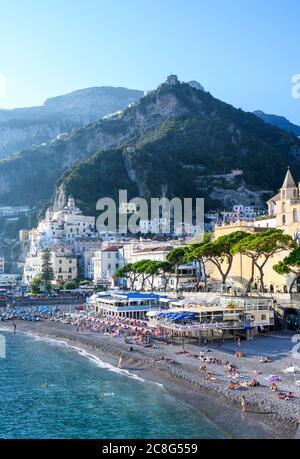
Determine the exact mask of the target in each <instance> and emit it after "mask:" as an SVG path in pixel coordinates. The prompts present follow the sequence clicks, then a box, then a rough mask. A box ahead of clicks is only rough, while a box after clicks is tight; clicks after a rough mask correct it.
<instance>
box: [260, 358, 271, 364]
mask: <svg viewBox="0 0 300 459" xmlns="http://www.w3.org/2000/svg"><path fill="white" fill-rule="evenodd" d="M268 362H270V359H269V357H261V358H260V359H259V363H268Z"/></svg>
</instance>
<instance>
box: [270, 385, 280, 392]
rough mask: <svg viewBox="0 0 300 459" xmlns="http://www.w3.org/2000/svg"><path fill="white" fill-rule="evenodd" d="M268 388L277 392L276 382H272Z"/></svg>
mask: <svg viewBox="0 0 300 459" xmlns="http://www.w3.org/2000/svg"><path fill="white" fill-rule="evenodd" d="M270 389H271V390H273V391H275V392H277V391H278V386H277V384H275V383H272V384H271V386H270Z"/></svg>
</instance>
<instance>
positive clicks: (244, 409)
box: [241, 395, 247, 413]
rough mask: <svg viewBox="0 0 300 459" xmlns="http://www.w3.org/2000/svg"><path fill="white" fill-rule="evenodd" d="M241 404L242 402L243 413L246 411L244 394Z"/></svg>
mask: <svg viewBox="0 0 300 459" xmlns="http://www.w3.org/2000/svg"><path fill="white" fill-rule="evenodd" d="M241 404H242V411H243V413H246V410H247V403H246V399H245V397H244V395H242V400H241Z"/></svg>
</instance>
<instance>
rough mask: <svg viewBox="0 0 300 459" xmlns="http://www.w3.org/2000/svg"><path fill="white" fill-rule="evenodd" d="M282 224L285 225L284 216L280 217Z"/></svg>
mask: <svg viewBox="0 0 300 459" xmlns="http://www.w3.org/2000/svg"><path fill="white" fill-rule="evenodd" d="M282 224H283V225H285V224H286V218H285V215H283V216H282Z"/></svg>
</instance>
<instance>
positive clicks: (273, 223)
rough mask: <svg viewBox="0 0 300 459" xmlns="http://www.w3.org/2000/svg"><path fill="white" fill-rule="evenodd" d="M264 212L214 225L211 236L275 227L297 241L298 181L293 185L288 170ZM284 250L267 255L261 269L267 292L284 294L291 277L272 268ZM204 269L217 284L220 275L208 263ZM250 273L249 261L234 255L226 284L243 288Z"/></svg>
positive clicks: (256, 281) (299, 223) (298, 287)
mask: <svg viewBox="0 0 300 459" xmlns="http://www.w3.org/2000/svg"><path fill="white" fill-rule="evenodd" d="M267 204H268V215H267V216H266V217H265V218H260V219H257V220H255V221H254V222H245V221H241V220H238V221H237V222H235V223H230V224H225V225H219V226H215V229H214V234H215V237H216V238H217V237H219V236H223V235H225V234H229V233H231V232H233V231H248V232H249V233H252V232H257V231H265V230H267V229H270V228H278V229H281V230H282V231H284V233H286V234H289V235H290V236H292V237H293V238H294V239H295V241H297V242H298V241H300V220H299V218H300V184H298V185H296V183H295V181H294V179H293V177H292V174H291V172H290V170H289V169H288V171H287V173H286V176H285V179H284V182H283V184H282V187H281V188H280V190H279V193H278V194H277V195H275V196H274V197H273V198H271V199H270V200H269V201H268V203H267ZM287 254H288V253H287V252H281V253H280V254H277V255H275V256H274V257H271V258H270V260H269V261H268V262H267V264H266V266H265V269H264V273H265V276H264V281H265V287H266V290H267V291H269V292H281V293H287V292H288V291H289V287H290V285H291V283H292V281H293V279H294V276H293V275H287V276H281V275H279V274H277V273H276V272H275V271H274V270H273V265H274V264H275V263H278V262H279V261H280V260H282V259H283V258H284V257H285V256H286V255H287ZM206 272H207V274H208V275H209V277H210V280H211V282H212V284H215V285H217V284H220V275H219V272H218V271H217V269H216V267H215V266H214V265H213V264H212V263H207V266H206ZM250 276H251V260H250V258H248V257H246V256H244V255H236V256H235V257H234V260H233V265H232V268H231V271H230V273H229V276H228V278H227V286H231V287H233V288H237V289H241V290H243V289H244V288H245V286H246V284H247V282H248V280H249V278H250ZM255 284H257V285H258V284H259V273H258V271H257V270H256V271H255V274H254V285H255ZM294 289H295V290H296V291H300V278H299V280H297V282H296V283H295V286H294Z"/></svg>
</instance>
